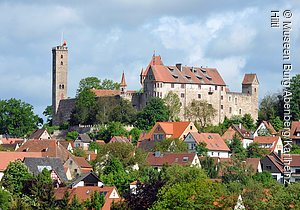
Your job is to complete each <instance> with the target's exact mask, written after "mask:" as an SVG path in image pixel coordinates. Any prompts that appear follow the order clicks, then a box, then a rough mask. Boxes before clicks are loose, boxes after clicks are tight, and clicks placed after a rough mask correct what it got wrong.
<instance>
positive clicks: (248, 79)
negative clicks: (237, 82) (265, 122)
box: [242, 74, 259, 120]
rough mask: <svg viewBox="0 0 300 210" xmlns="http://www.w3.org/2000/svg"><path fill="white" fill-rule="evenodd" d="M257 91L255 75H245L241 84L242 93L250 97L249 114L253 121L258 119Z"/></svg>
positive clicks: (257, 85) (257, 84) (257, 82)
mask: <svg viewBox="0 0 300 210" xmlns="http://www.w3.org/2000/svg"><path fill="white" fill-rule="evenodd" d="M258 90H259V81H258V78H257V75H256V74H245V76H244V79H243V82H242V93H244V94H247V95H249V96H251V114H252V116H253V118H254V120H256V119H257V118H258ZM248 106H250V105H248Z"/></svg>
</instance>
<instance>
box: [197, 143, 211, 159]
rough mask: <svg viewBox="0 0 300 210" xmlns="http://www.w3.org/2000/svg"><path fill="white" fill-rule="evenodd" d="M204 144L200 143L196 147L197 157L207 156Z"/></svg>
mask: <svg viewBox="0 0 300 210" xmlns="http://www.w3.org/2000/svg"><path fill="white" fill-rule="evenodd" d="M206 145H207V144H206V143H205V142H200V143H199V144H197V145H196V152H197V155H199V156H207V153H208V149H207V148H206Z"/></svg>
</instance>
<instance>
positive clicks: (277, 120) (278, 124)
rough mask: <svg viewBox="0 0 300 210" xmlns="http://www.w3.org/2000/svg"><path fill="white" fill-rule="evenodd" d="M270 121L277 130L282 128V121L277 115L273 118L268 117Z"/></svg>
mask: <svg viewBox="0 0 300 210" xmlns="http://www.w3.org/2000/svg"><path fill="white" fill-rule="evenodd" d="M270 123H271V124H272V125H273V127H274V129H275V130H276V131H279V130H281V129H282V128H283V122H282V120H281V119H280V117H279V116H276V117H275V118H272V119H270Z"/></svg>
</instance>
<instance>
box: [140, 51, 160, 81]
mask: <svg viewBox="0 0 300 210" xmlns="http://www.w3.org/2000/svg"><path fill="white" fill-rule="evenodd" d="M154 65H164V64H163V62H162V60H161V57H160V56H155V55H153V56H152V58H151V61H150V62H149V64H148V66H147V68H146V69H145V71H143V69H142V71H143V72H141V73H142V76H145V75H146V74H147V73H148V71H149V69H150V67H151V66H154Z"/></svg>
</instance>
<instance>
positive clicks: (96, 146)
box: [89, 141, 100, 151]
mask: <svg viewBox="0 0 300 210" xmlns="http://www.w3.org/2000/svg"><path fill="white" fill-rule="evenodd" d="M95 150H100V145H99V144H98V143H97V142H95V141H92V142H91V143H90V144H89V151H95Z"/></svg>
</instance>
